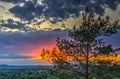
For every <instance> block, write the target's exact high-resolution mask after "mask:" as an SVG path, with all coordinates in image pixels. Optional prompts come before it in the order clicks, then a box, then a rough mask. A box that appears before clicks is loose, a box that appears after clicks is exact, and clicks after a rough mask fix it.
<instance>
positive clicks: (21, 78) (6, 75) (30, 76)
mask: <svg viewBox="0 0 120 79" xmlns="http://www.w3.org/2000/svg"><path fill="white" fill-rule="evenodd" d="M0 79H58V78H57V77H55V76H52V75H50V73H49V72H48V71H47V70H37V69H35V70H34V69H22V70H21V69H13V70H12V69H5V70H4V69H1V70H0Z"/></svg>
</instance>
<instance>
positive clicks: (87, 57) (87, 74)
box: [85, 47, 89, 79]
mask: <svg viewBox="0 0 120 79" xmlns="http://www.w3.org/2000/svg"><path fill="white" fill-rule="evenodd" d="M88 61H89V51H88V47H87V56H86V70H85V72H86V75H85V79H89V71H88V70H89V68H88V66H89V63H88Z"/></svg>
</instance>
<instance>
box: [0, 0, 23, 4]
mask: <svg viewBox="0 0 120 79" xmlns="http://www.w3.org/2000/svg"><path fill="white" fill-rule="evenodd" d="M0 1H3V2H10V3H14V4H15V3H19V2H24V1H25V0H0Z"/></svg>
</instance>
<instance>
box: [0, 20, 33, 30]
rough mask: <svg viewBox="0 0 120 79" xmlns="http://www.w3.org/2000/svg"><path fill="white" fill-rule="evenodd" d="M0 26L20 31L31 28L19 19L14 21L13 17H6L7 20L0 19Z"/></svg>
mask: <svg viewBox="0 0 120 79" xmlns="http://www.w3.org/2000/svg"><path fill="white" fill-rule="evenodd" d="M0 28H1V29H2V28H9V29H11V30H12V29H18V30H21V31H30V30H31V29H30V28H29V27H28V26H26V25H25V24H24V23H22V22H19V21H14V20H13V19H8V20H7V21H4V20H1V21H0Z"/></svg>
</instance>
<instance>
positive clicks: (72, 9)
mask: <svg viewBox="0 0 120 79" xmlns="http://www.w3.org/2000/svg"><path fill="white" fill-rule="evenodd" d="M38 1H39V0H38ZM38 1H37V0H28V1H24V4H23V5H22V6H20V5H16V6H14V7H13V8H11V9H10V10H9V11H10V12H11V13H13V14H14V15H15V16H17V17H19V18H21V19H24V20H32V19H34V18H35V17H38V16H43V17H45V19H47V20H50V21H51V22H53V23H56V21H61V20H63V19H66V18H69V17H70V15H71V14H74V15H75V17H77V16H79V15H80V11H82V10H84V9H85V8H86V7H88V8H89V9H90V11H91V12H92V13H93V12H94V13H98V14H104V11H105V8H107V7H109V8H111V9H112V10H116V8H117V6H118V5H119V3H120V0H69V1H68V0H42V3H41V4H39V3H38ZM51 18H53V19H52V20H51Z"/></svg>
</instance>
